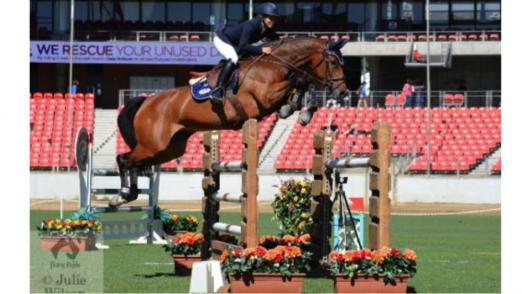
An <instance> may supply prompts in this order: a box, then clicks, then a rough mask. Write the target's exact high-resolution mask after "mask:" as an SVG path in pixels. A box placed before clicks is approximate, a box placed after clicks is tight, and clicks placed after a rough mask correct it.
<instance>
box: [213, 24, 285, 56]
mask: <svg viewBox="0 0 522 294" xmlns="http://www.w3.org/2000/svg"><path fill="white" fill-rule="evenodd" d="M216 33H217V35H218V37H219V38H220V39H221V40H222V41H223V42H225V43H227V44H230V45H232V47H234V49H236V52H237V54H238V55H242V56H245V55H261V54H263V51H262V50H261V46H252V45H251V44H253V43H256V42H258V41H259V40H262V39H264V38H268V39H270V40H277V39H279V37H278V36H277V34H276V32H275V31H274V30H273V29H268V28H267V29H266V30H265V31H264V32H262V25H261V20H260V19H259V18H257V17H256V18H253V19H251V20H247V21H244V22H241V23H239V24H237V25H234V26H230V27H225V28H223V29H222V30H219V31H217V32H216Z"/></svg>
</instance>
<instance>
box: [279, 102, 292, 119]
mask: <svg viewBox="0 0 522 294" xmlns="http://www.w3.org/2000/svg"><path fill="white" fill-rule="evenodd" d="M293 113H294V111H293V110H292V106H290V105H288V104H287V105H283V106H282V107H281V110H279V117H280V118H282V119H285V118H288V117H289V116H291V115H292V114H293Z"/></svg>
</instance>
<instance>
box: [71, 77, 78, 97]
mask: <svg viewBox="0 0 522 294" xmlns="http://www.w3.org/2000/svg"><path fill="white" fill-rule="evenodd" d="M78 85H80V83H79V82H78V80H74V81H72V85H71V94H76V93H77V92H78Z"/></svg>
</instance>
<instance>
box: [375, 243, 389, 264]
mask: <svg viewBox="0 0 522 294" xmlns="http://www.w3.org/2000/svg"><path fill="white" fill-rule="evenodd" d="M388 255H390V249H389V248H388V247H386V246H385V247H382V248H381V249H379V250H376V251H374V252H373V260H375V262H376V263H377V264H381V263H383V262H384V261H385V260H386V258H387V257H388Z"/></svg>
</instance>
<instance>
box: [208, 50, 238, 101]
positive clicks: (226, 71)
mask: <svg viewBox="0 0 522 294" xmlns="http://www.w3.org/2000/svg"><path fill="white" fill-rule="evenodd" d="M235 69H236V65H235V64H234V62H232V60H230V59H228V60H227V63H225V65H224V66H223V68H222V69H221V71H220V72H219V76H218V79H217V82H216V87H215V88H214V90H213V91H212V93H211V94H210V100H211V101H212V102H214V103H217V104H223V96H225V92H226V89H225V87H226V84H227V82H228V80H230V76H231V75H232V73H233V72H234V70H235Z"/></svg>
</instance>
